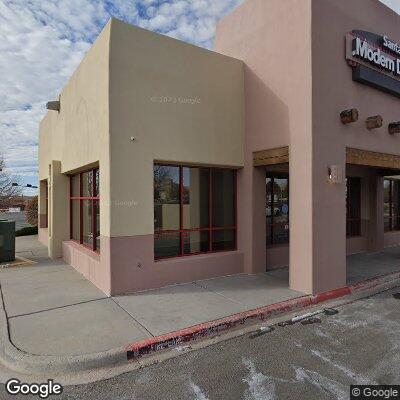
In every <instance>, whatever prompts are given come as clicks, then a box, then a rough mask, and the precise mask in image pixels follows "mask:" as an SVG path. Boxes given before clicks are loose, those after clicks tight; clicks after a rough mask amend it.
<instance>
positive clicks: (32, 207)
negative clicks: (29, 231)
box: [25, 196, 38, 226]
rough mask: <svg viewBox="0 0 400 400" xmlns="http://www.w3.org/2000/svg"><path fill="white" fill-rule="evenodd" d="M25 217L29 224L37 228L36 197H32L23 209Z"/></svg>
mask: <svg viewBox="0 0 400 400" xmlns="http://www.w3.org/2000/svg"><path fill="white" fill-rule="evenodd" d="M25 217H26V220H27V221H28V223H29V224H31V225H32V226H38V197H37V196H35V197H32V198H31V199H30V200H29V201H28V204H27V205H26V208H25Z"/></svg>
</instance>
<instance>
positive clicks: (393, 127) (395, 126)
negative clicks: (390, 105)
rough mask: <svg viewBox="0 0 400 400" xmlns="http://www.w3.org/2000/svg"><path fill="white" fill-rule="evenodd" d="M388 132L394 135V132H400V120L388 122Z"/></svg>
mask: <svg viewBox="0 0 400 400" xmlns="http://www.w3.org/2000/svg"><path fill="white" fill-rule="evenodd" d="M389 133H390V134H391V135H394V134H396V133H400V121H398V122H392V123H390V124H389Z"/></svg>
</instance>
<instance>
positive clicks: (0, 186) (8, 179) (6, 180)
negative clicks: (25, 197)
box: [0, 154, 22, 210]
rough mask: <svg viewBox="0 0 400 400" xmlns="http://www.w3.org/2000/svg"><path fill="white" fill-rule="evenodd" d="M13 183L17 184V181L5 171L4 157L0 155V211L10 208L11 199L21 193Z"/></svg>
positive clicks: (19, 188) (18, 187) (20, 189)
mask: <svg viewBox="0 0 400 400" xmlns="http://www.w3.org/2000/svg"><path fill="white" fill-rule="evenodd" d="M13 183H14V184H15V183H17V184H18V179H16V178H15V177H13V176H12V175H11V174H10V172H9V171H7V169H6V163H5V161H4V157H3V155H2V154H0V210H1V209H5V208H8V207H10V205H12V201H13V199H15V198H16V197H18V196H20V195H21V193H22V188H21V187H20V186H15V185H13Z"/></svg>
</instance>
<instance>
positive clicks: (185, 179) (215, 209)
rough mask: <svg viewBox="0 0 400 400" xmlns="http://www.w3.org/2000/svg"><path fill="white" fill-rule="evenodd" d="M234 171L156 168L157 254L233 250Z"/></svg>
mask: <svg viewBox="0 0 400 400" xmlns="http://www.w3.org/2000/svg"><path fill="white" fill-rule="evenodd" d="M235 185H236V175H235V171H233V170H228V169H216V168H200V167H183V166H179V167H176V166H164V165H155V166H154V230H155V239H154V252H155V258H156V259H160V258H165V257H176V256H183V255H190V254H199V253H207V252H211V251H223V250H233V249H235V248H236V216H235V207H236V205H235Z"/></svg>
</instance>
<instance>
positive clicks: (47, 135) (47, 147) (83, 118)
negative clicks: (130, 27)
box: [39, 23, 111, 294]
mask: <svg viewBox="0 0 400 400" xmlns="http://www.w3.org/2000/svg"><path fill="white" fill-rule="evenodd" d="M110 28H111V24H110V23H109V24H108V25H107V26H106V27H105V28H104V30H103V32H102V33H101V35H100V36H99V38H98V39H97V40H96V42H95V43H94V45H93V47H92V48H91V49H90V50H89V52H88V53H87V54H86V56H85V58H84V59H83V61H82V62H81V64H80V65H79V67H78V69H77V70H76V71H75V73H74V74H73V75H72V77H71V78H70V80H69V82H68V83H67V85H66V86H65V87H64V89H63V90H62V92H61V95H60V101H61V111H60V113H58V112H56V111H49V112H48V113H47V114H46V116H45V117H44V119H43V120H42V122H41V124H40V132H39V179H40V180H44V179H47V180H48V183H49V226H48V229H46V230H41V235H40V236H41V241H42V242H44V243H46V241H47V242H48V249H49V256H50V257H52V258H58V257H64V259H65V260H66V261H67V262H69V263H71V264H72V265H73V266H74V267H75V268H77V269H78V271H81V272H82V273H83V274H84V275H85V276H87V277H88V278H89V279H90V280H91V281H92V282H93V283H94V284H95V285H96V286H98V287H99V288H100V289H101V290H103V291H104V292H105V293H106V294H110V293H111V270H110V268H111V267H110V257H109V251H107V250H108V249H104V251H103V252H101V254H100V256H99V255H96V254H95V253H93V252H91V251H89V250H87V249H85V248H83V247H82V246H77V245H75V246H74V244H71V243H70V242H67V241H69V239H70V226H69V225H70V214H69V200H68V197H69V179H68V173H70V172H76V171H77V170H82V169H87V168H88V167H93V166H99V167H100V198H101V202H100V231H101V241H103V238H104V236H108V235H109V234H110V224H109V222H110V212H109V210H110V207H109V204H110V201H109V199H110V184H109V182H110V177H109V175H110V173H109V171H110V162H109V43H110ZM49 100H51V99H49ZM44 190H45V186H44V185H42V184H41V185H40V196H39V198H40V205H39V210H40V213H43V210H44V209H45V205H44V204H43V201H44ZM46 234H47V235H48V240H46V239H45V238H44V235H46ZM92 253H93V254H92Z"/></svg>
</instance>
